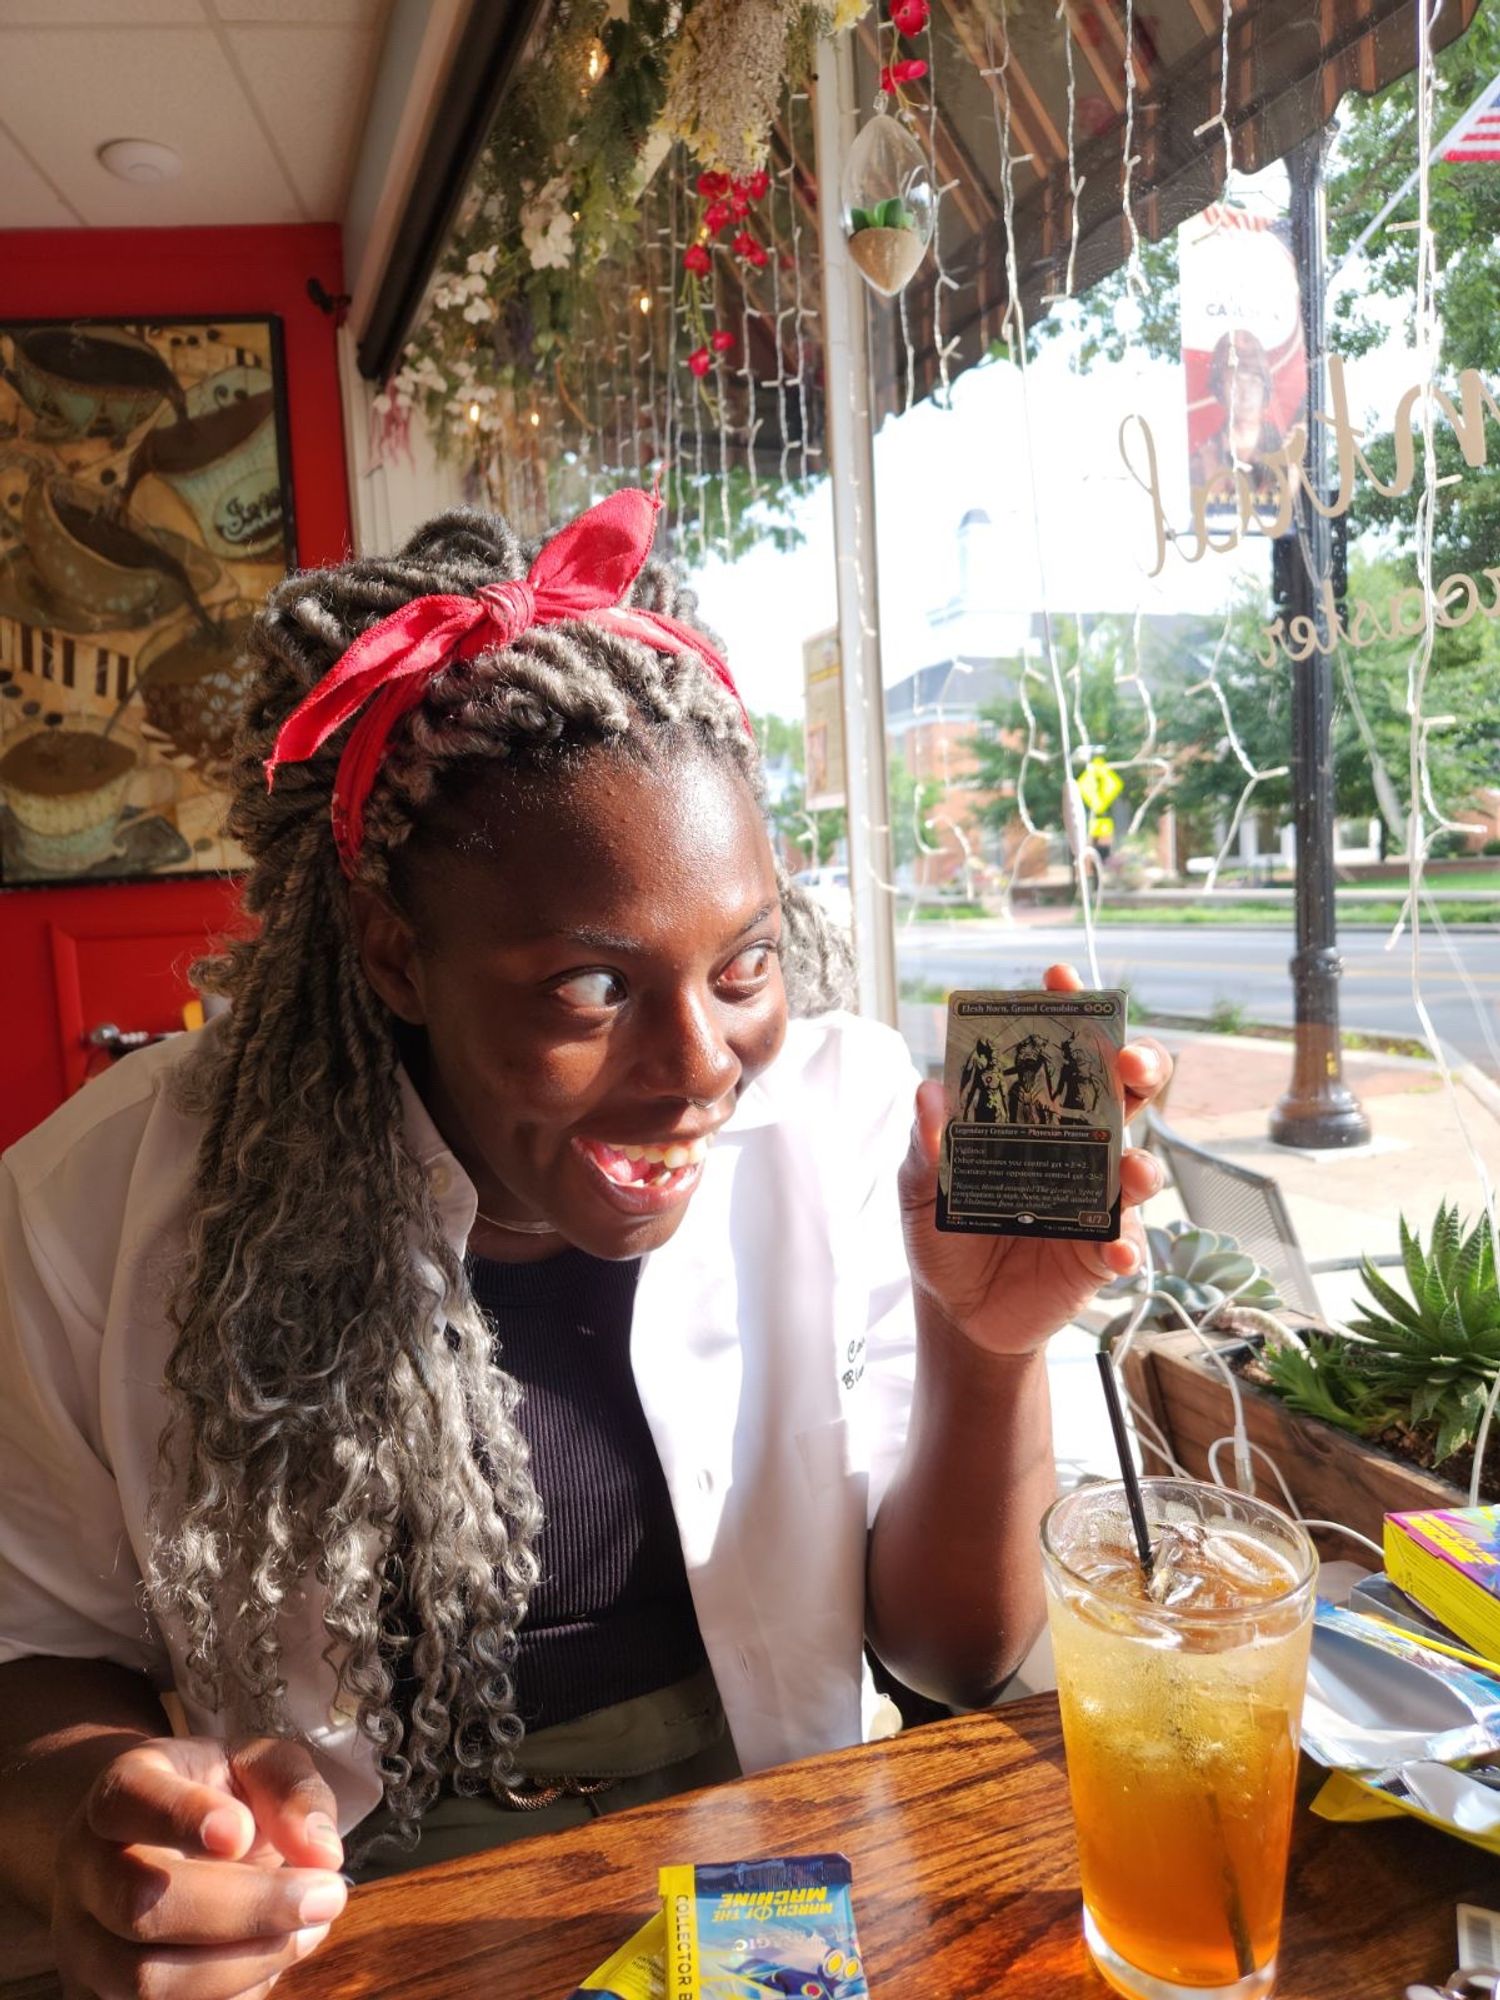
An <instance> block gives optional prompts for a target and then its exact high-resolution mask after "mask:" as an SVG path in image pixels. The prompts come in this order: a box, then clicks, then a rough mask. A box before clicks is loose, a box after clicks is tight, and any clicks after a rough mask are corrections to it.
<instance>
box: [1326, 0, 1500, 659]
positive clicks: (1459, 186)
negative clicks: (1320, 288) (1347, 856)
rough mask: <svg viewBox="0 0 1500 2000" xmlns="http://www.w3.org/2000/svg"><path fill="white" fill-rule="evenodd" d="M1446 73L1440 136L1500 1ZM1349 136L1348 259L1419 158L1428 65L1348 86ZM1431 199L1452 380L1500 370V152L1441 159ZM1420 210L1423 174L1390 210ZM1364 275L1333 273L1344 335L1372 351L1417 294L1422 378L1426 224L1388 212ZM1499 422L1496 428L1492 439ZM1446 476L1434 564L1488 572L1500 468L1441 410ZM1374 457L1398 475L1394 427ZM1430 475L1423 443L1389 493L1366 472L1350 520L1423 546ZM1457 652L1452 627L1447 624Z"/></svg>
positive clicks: (1486, 63) (1345, 185)
mask: <svg viewBox="0 0 1500 2000" xmlns="http://www.w3.org/2000/svg"><path fill="white" fill-rule="evenodd" d="M1435 69H1436V75H1437V83H1438V93H1437V108H1436V114H1435V118H1434V127H1435V137H1436V138H1439V139H1440V138H1442V137H1443V136H1444V134H1445V133H1446V132H1447V130H1448V128H1449V127H1450V126H1451V125H1452V124H1454V123H1455V122H1456V121H1457V119H1458V118H1459V116H1460V115H1461V114H1462V113H1463V112H1464V111H1467V110H1468V108H1469V106H1470V105H1471V104H1472V103H1473V102H1474V100H1475V98H1476V97H1477V96H1478V95H1479V93H1480V91H1481V90H1482V89H1483V88H1484V86H1485V85H1486V84H1488V83H1491V82H1493V80H1494V78H1495V76H1496V74H1497V73H1500V15H1496V14H1495V13H1494V12H1493V11H1491V10H1489V9H1481V10H1480V12H1479V13H1478V14H1476V16H1475V18H1474V20H1473V22H1472V23H1471V25H1470V27H1469V29H1468V31H1467V33H1465V34H1463V35H1461V36H1460V37H1459V39H1458V40H1457V41H1455V42H1450V43H1449V45H1448V47H1447V48H1445V49H1443V50H1441V51H1440V52H1439V53H1438V55H1437V58H1436V62H1435ZM1339 123H1340V136H1339V143H1338V147H1337V149H1336V153H1335V156H1334V160H1333V163H1332V168H1331V171H1330V173H1329V176H1328V211H1329V254H1330V265H1331V267H1336V266H1337V265H1338V263H1339V262H1340V260H1341V259H1342V258H1343V257H1344V256H1345V255H1346V254H1347V253H1348V251H1349V247H1350V246H1351V245H1352V244H1353V243H1354V241H1355V240H1356V238H1357V237H1358V236H1359V235H1360V233H1361V231H1362V230H1363V229H1364V228H1365V227H1366V225H1367V224H1369V223H1371V222H1373V221H1374V219H1375V217H1376V215H1377V214H1378V213H1379V212H1380V209H1381V208H1382V207H1383V205H1384V204H1385V202H1386V201H1387V200H1388V199H1389V198H1390V197H1391V196H1392V195H1393V194H1395V193H1396V191H1397V189H1398V188H1399V187H1400V186H1401V183H1402V181H1403V180H1404V179H1405V177H1406V176H1407V174H1408V173H1409V172H1410V170H1411V168H1412V166H1413V165H1414V164H1415V161H1416V151H1417V79H1416V77H1415V76H1414V75H1412V76H1407V77H1403V78H1402V79H1401V81H1400V82H1399V83H1394V84H1392V85H1391V86H1390V87H1389V89H1387V90H1384V91H1382V92H1381V93H1380V94H1379V96H1378V97H1374V98H1360V97H1350V98H1346V99H1345V100H1344V103H1343V105H1342V106H1341V107H1340V110H1339ZM1429 199H1430V212H1431V221H1432V227H1433V232H1434V238H1435V243H1436V248H1437V264H1438V274H1437V278H1436V283H1435V291H1436V304H1437V310H1438V318H1439V323H1440V336H1439V354H1438V373H1439V375H1440V377H1443V378H1446V382H1447V386H1448V387H1449V390H1450V393H1451V391H1452V386H1453V384H1454V382H1455V380H1456V378H1457V376H1458V375H1459V374H1460V373H1462V371H1464V370H1465V369H1475V370H1477V371H1478V372H1479V374H1480V375H1481V376H1482V377H1484V378H1485V380H1486V381H1487V382H1489V383H1491V384H1492V382H1493V375H1494V371H1495V368H1496V362H1497V355H1496V341H1495V298H1496V292H1497V287H1500V251H1497V247H1496V246H1497V244H1500V172H1497V170H1496V168H1495V167H1493V166H1490V165H1465V164H1459V165H1453V166H1450V165H1446V164H1443V163H1438V164H1436V165H1434V166H1433V168H1432V171H1431V176H1430V196H1429ZM1416 215H1417V193H1416V189H1415V187H1413V188H1412V189H1411V190H1410V191H1409V193H1408V194H1407V196H1406V197H1405V199H1404V201H1403V202H1402V204H1401V205H1400V207H1398V209H1397V210H1396V212H1395V213H1394V214H1393V215H1392V217H1391V222H1410V221H1412V220H1414V219H1415V217H1416ZM1350 275H1352V276H1354V277H1355V278H1356V279H1357V282H1356V283H1354V284H1350V283H1348V282H1345V283H1343V284H1342V285H1338V286H1336V287H1335V297H1334V300H1333V302H1332V306H1331V319H1332V337H1333V344H1334V345H1335V347H1337V348H1338V349H1340V350H1341V351H1342V352H1344V353H1346V354H1351V355H1358V354H1365V353H1368V352H1369V351H1370V350H1371V349H1372V348H1375V347H1377V346H1379V344H1380V343H1381V342H1382V341H1383V340H1385V339H1386V338H1388V337H1389V328H1390V315H1389V312H1388V310H1387V311H1382V310H1381V309H1380V308H1379V306H1378V305H1372V300H1389V299H1394V300H1397V301H1399V302H1400V303H1401V304H1403V305H1404V306H1405V307H1406V308H1407V313H1406V321H1405V332H1406V337H1407V339H1408V340H1409V341H1410V343H1411V346H1412V350H1413V366H1412V379H1413V381H1415V380H1416V378H1417V374H1418V366H1417V361H1416V350H1417V347H1418V344H1419V343H1418V338H1417V336H1418V331H1419V330H1418V329H1417V327H1416V326H1415V324H1414V307H1415V298H1416V282H1417V238H1416V234H1415V232H1414V231H1412V230H1411V229H1393V228H1391V227H1390V226H1389V224H1387V225H1386V226H1384V227H1382V228H1381V229H1380V230H1378V231H1377V232H1376V234H1375V235H1374V236H1373V237H1372V238H1371V240H1370V242H1369V243H1368V244H1367V245H1366V246H1365V248H1364V250H1363V252H1362V253H1361V262H1360V263H1359V264H1357V265H1356V266H1354V267H1353V269H1352V272H1351V273H1346V274H1345V276H1346V279H1347V277H1348V276H1350ZM1496 441H1497V431H1496V429H1495V428H1494V427H1493V425H1492V428H1491V431H1490V437H1489V444H1490V446H1491V448H1493V447H1494V445H1495V443H1496ZM1435 442H1436V446H1437V466H1438V475H1439V478H1440V479H1446V478H1448V477H1449V476H1450V475H1457V476H1456V478H1455V479H1454V483H1453V484H1451V485H1444V486H1440V487H1439V489H1438V494H1437V507H1436V510H1435V514H1434V522H1433V528H1434V570H1435V573H1436V575H1437V576H1438V577H1439V578H1440V577H1441V576H1442V575H1443V573H1444V571H1445V570H1462V571H1467V572H1468V573H1469V574H1471V575H1473V576H1476V577H1477V576H1479V575H1481V574H1482V572H1483V571H1484V570H1485V569H1486V568H1487V567H1488V566H1490V565H1491V564H1494V563H1497V562H1500V481H1497V480H1496V479H1495V477H1494V476H1493V474H1491V475H1490V476H1488V477H1486V476H1484V474H1483V473H1479V474H1478V475H1477V476H1476V471H1475V469H1474V468H1472V467H1468V466H1466V465H1465V463H1464V459H1463V456H1462V454H1461V452H1460V449H1459V445H1458V441H1457V439H1456V438H1455V437H1454V435H1453V433H1452V431H1451V430H1450V428H1449V427H1448V425H1447V424H1446V423H1445V422H1443V421H1442V419H1441V418H1438V419H1437V421H1436V423H1435ZM1365 450H1366V456H1367V457H1368V458H1369V461H1370V464H1371V466H1372V467H1373V468H1374V469H1375V471H1376V472H1377V473H1379V475H1380V477H1381V479H1382V481H1383V483H1385V484H1387V485H1389V484H1390V483H1391V471H1392V468H1393V466H1394V461H1395V446H1394V440H1393V439H1392V438H1391V437H1382V438H1377V439H1376V440H1375V441H1374V442H1373V443H1371V444H1367V445H1366V447H1365ZM1422 488H1423V473H1422V454H1421V452H1420V450H1419V451H1418V453H1417V471H1416V482H1415V484H1414V485H1413V487H1412V489H1411V491H1410V492H1409V493H1407V494H1404V495H1394V496H1386V495H1382V494H1380V493H1378V492H1377V491H1376V490H1375V488H1374V486H1373V485H1372V484H1371V483H1370V482H1369V481H1367V480H1361V482H1360V486H1359V489H1358V493H1357V496H1356V502H1355V509H1354V512H1353V515H1352V525H1353V526H1355V527H1357V528H1360V529H1370V528H1374V529H1381V530H1384V531H1386V532H1387V535H1388V538H1389V539H1390V540H1392V541H1394V543H1395V546H1396V547H1397V548H1398V549H1399V550H1400V551H1401V552H1402V553H1403V554H1404V555H1406V556H1408V557H1409V556H1410V555H1411V554H1412V553H1413V551H1414V548H1415V541H1416V531H1417V520H1418V508H1417V503H1418V500H1419V498H1420V495H1421V492H1422ZM1439 644H1440V646H1441V647H1442V649H1443V650H1444V651H1445V652H1446V651H1447V650H1448V645H1449V635H1447V634H1442V635H1440V639H1439Z"/></svg>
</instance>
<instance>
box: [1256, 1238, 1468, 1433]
mask: <svg viewBox="0 0 1500 2000" xmlns="http://www.w3.org/2000/svg"><path fill="white" fill-rule="evenodd" d="M1401 1260H1402V1264H1403V1266H1404V1268H1405V1277H1406V1285H1407V1292H1408V1293H1409V1294H1410V1296H1406V1295H1405V1294H1403V1293H1402V1292H1401V1291H1400V1290H1398V1288H1397V1287H1396V1286H1395V1285H1393V1284H1391V1283H1390V1282H1389V1281H1388V1280H1387V1279H1385V1278H1383V1277H1382V1276H1381V1274H1380V1272H1379V1271H1377V1270H1376V1268H1375V1266H1374V1265H1373V1264H1372V1263H1371V1262H1370V1261H1369V1259H1368V1258H1366V1260H1365V1262H1364V1265H1363V1267H1362V1275H1363V1278H1364V1282H1365V1286H1366V1289H1367V1290H1368V1292H1369V1294H1370V1299H1369V1302H1368V1303H1365V1302H1361V1307H1360V1310H1359V1312H1358V1314H1357V1316H1356V1317H1355V1318H1353V1319H1352V1320H1351V1321H1350V1322H1349V1334H1348V1337H1345V1336H1342V1335H1339V1334H1330V1335H1327V1336H1314V1337H1313V1338H1311V1339H1310V1340H1309V1341H1308V1342H1307V1344H1306V1346H1305V1347H1295V1346H1293V1345H1291V1344H1290V1343H1268V1344H1267V1346H1266V1348H1265V1350H1264V1351H1263V1353H1262V1354H1261V1357H1260V1360H1261V1365H1262V1367H1263V1368H1264V1369H1265V1372H1266V1374H1267V1375H1268V1376H1269V1378H1270V1385H1271V1387H1272V1389H1273V1390H1274V1391H1275V1392H1276V1394H1277V1395H1279V1396H1281V1397H1283V1398H1284V1400H1285V1401H1286V1402H1287V1403H1289V1404H1290V1405H1291V1407H1292V1408H1293V1409H1297V1410H1303V1411H1305V1412H1307V1413H1308V1414H1309V1415H1312V1416H1317V1417H1322V1418H1323V1419H1324V1420H1325V1422H1328V1423H1332V1424H1337V1425H1338V1426H1339V1427H1340V1428H1341V1429H1344V1430H1349V1431H1354V1432H1357V1433H1358V1434H1360V1435H1361V1436H1364V1437H1377V1436H1380V1435H1381V1434H1382V1433H1384V1432H1387V1431H1390V1430H1392V1429H1396V1430H1398V1431H1403V1432H1416V1433H1419V1435H1420V1436H1421V1438H1422V1439H1423V1440H1425V1441H1427V1442H1430V1446H1431V1453H1432V1462H1433V1464H1434V1465H1441V1464H1442V1463H1443V1462H1444V1461H1445V1460H1446V1459H1449V1458H1451V1457H1452V1456H1453V1455H1454V1454H1455V1453H1456V1452H1459V1451H1462V1450H1463V1449H1464V1448H1465V1447H1466V1446H1468V1445H1472V1444H1473V1443H1474V1441H1475V1438H1476V1436H1477V1433H1478V1430H1479V1425H1480V1423H1481V1421H1482V1419H1483V1416H1484V1409H1485V1404H1486V1402H1487V1400H1488V1398H1489V1395H1490V1391H1491V1389H1492V1388H1493V1386H1494V1381H1495V1373H1496V1370H1497V1369H1500V1288H1497V1286H1496V1283H1495V1260H1494V1241H1493V1238H1492V1235H1491V1231H1490V1224H1489V1221H1488V1218H1486V1217H1484V1216H1481V1217H1480V1219H1479V1221H1478V1222H1477V1223H1475V1224H1474V1226H1473V1227H1472V1228H1471V1229H1469V1230H1468V1231H1467V1232H1466V1231H1465V1228H1464V1225H1463V1222H1462V1221H1461V1220H1460V1217H1459V1213H1458V1209H1457V1208H1456V1207H1451V1208H1450V1207H1449V1206H1448V1204H1447V1203H1446V1202H1444V1203H1443V1205H1442V1206H1441V1207H1440V1208H1439V1209H1438V1212H1437V1218H1436V1220H1435V1221H1434V1223H1433V1226H1432V1234H1431V1237H1430V1239H1429V1241H1428V1243H1427V1245H1426V1246H1425V1247H1424V1246H1423V1244H1422V1242H1421V1240H1420V1238H1419V1237H1418V1236H1417V1235H1416V1234H1414V1232H1413V1231H1412V1230H1411V1229H1410V1228H1409V1227H1408V1226H1407V1222H1406V1218H1405V1217H1404V1216H1403V1217H1402V1218H1401Z"/></svg>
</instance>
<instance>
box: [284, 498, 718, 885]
mask: <svg viewBox="0 0 1500 2000" xmlns="http://www.w3.org/2000/svg"><path fill="white" fill-rule="evenodd" d="M660 506H661V501H660V500H659V499H657V498H656V497H655V495H654V494H650V493H646V492H643V491H642V490H641V489H640V488H639V487H634V486H629V487H624V488H622V489H621V491H620V492H618V493H612V494H611V495H610V496H609V498H608V499H607V500H601V501H600V502H599V504H598V506H596V507H590V508H589V510H588V512H587V513H586V514H580V515H579V517H578V519H577V520H576V521H574V522H572V523H570V525H569V526H568V527H566V528H564V529H563V530H562V531H561V533H560V534H557V535H554V536H553V538H552V540H551V541H550V542H548V543H546V544H545V546H544V547H543V548H542V549H541V550H540V551H539V553H538V555H537V559H536V561H535V562H534V563H533V564H532V565H531V568H530V570H529V571H528V572H527V574H526V577H525V579H524V581H522V582H520V583H489V584H486V585H485V586H484V587H483V589H482V590H479V591H478V592H476V593H475V595H474V596H473V597H438V596H434V597H415V598H413V599H412V600H411V602H410V603H409V604H403V605H402V607H401V609H400V610H399V611H393V612H392V613H391V615H390V617H389V618H382V619H381V621H380V623H379V624H378V625H372V626H371V627H370V629H369V631H368V632H365V633H362V634H361V635H360V637H359V638H358V639H356V640H355V642H354V644H353V645H352V646H351V647H350V648H349V650H348V651H347V652H346V653H345V654H344V655H343V657H342V658H341V659H340V660H339V661H338V662H337V664H336V665H335V666H333V667H331V668H330V669H329V671H328V672H327V673H326V674H325V675H324V676H323V678H322V680H320V681H319V682H318V684H317V686H316V687H315V688H314V689H313V690H312V691H311V693H310V694H308V695H307V696H305V697H304V699H303V700H302V701H300V702H299V703H298V704H297V706H296V708H294V709H293V710H292V712H291V714H290V715H289V716H288V717H287V719H286V721H285V722H284V723H283V724H282V725H281V729H280V731H279V732H278V734H277V737H276V746H275V749H274V750H273V751H272V753H271V755H270V756H269V757H268V758H267V759H266V783H267V785H268V786H270V785H273V784H274V783H275V781H276V772H277V769H278V767H279V766H280V765H282V764H300V763H302V762H304V761H305V760H306V759H307V758H309V757H313V756H316V754H317V753H318V751H319V750H321V749H322V747H323V745H324V744H325V743H326V742H327V741H328V739H329V737H330V736H332V735H333V734H334V733H335V731H337V730H339V729H341V728H342V727H343V726H344V724H345V723H346V722H347V721H348V720H349V718H350V717H351V716H352V715H355V714H358V713H359V711H360V710H361V709H363V711H364V713H363V714H361V715H360V716H359V720H358V722H356V723H355V725H354V728H353V729H352V730H351V731H350V733H349V740H348V742H347V743H346V744H345V745H344V751H343V755H342V756H341V757H340V759H339V767H338V771H337V773H336V774H335V777H334V782H333V838H334V844H335V846H336V847H337V848H338V853H339V860H340V862H341V863H342V865H343V869H344V873H345V874H346V875H353V873H354V870H355V864H356V862H357V861H358V859H359V850H360V847H361V845H362V844H363V841H364V830H365V801H366V800H367V799H368V798H369V796H370V791H371V788H372V786H373V785H374V783H375V780H376V778H377V777H378V776H379V773H380V767H381V765H382V764H383V763H384V761H385V755H386V746H387V744H388V742H389V740H390V735H391V731H392V730H393V729H394V728H395V726H396V724H397V723H398V722H399V721H400V720H401V718H402V716H403V715H407V714H409V713H410V711H411V710H412V709H414V708H415V707H416V706H417V705H418V703H419V702H420V701H421V699H422V697H423V695H424V694H425V693H426V692H427V687H428V684H429V682H431V681H432V680H434V679H435V678H436V677H437V675H439V674H441V673H443V672H445V671H446V670H447V669H448V668H449V667H451V666H453V665H454V664H455V663H456V662H457V661H460V660H472V659H474V658H475V657H476V655H478V654H480V653H493V652H500V651H503V649H504V648H505V647H506V646H509V645H510V644H512V642H513V641H514V640H516V639H518V638H519V637H520V635H521V634H522V633H523V632H527V631H530V630H531V629H532V628H533V627H535V626H538V625H560V624H563V623H566V622H570V621H579V622H582V623H584V624H588V625H596V626H598V627H599V628H600V629H601V630H602V631H605V632H618V633H619V634H620V635H621V637H622V638H627V639H639V640H640V641H641V642H642V643H643V644H645V645H647V646H651V647H654V648H655V649H656V650H657V651H658V652H664V653H674V654H679V655H680V654H684V653H691V654H694V655H696V656H697V657H698V658H699V659H701V660H702V661H703V662H704V663H705V664H706V665H707V666H708V668H709V669H710V671H711V672H712V673H713V674H714V675H715V676H716V677H717V678H718V679H719V680H720V681H722V682H723V684H724V686H725V687H726V688H728V690H729V692H730V693H731V694H732V695H733V696H734V698H735V700H736V701H737V702H739V703H740V713H741V714H742V715H744V713H745V704H744V703H743V702H742V701H740V696H739V690H738V689H737V688H736V686H735V684H734V679H733V676H732V675H731V674H730V671H729V668H728V666H727V664H726V663H725V661H724V660H723V659H721V658H720V656H719V654H718V653H717V652H715V650H714V648H713V647H712V646H711V645H710V643H709V641H708V640H707V639H706V638H705V637H704V635H703V634H702V633H701V632H695V631H694V630H693V629H692V627H691V626H688V625H684V624H682V623H681V622H680V621H679V620H678V619H676V618H668V617H666V616H664V615H663V614H662V613H660V612H657V611H639V610H636V609H634V608H633V607H627V606H624V605H622V604H621V602H620V600H621V598H623V597H624V596H625V594H626V593H627V592H628V591H629V589H630V587H631V585H632V584H633V583H634V582H635V580H636V578H637V577H638V576H639V575H640V573H641V568H642V566H643V564H644V563H645V560H646V558H647V556H648V555H649V554H650V553H651V537H652V534H653V532H654V530H655V526H656V513H657V510H658V509H659V508H660ZM367 704H368V705H367ZM745 727H746V729H747V730H748V729H749V728H750V719H749V717H748V715H746V716H745Z"/></svg>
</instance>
